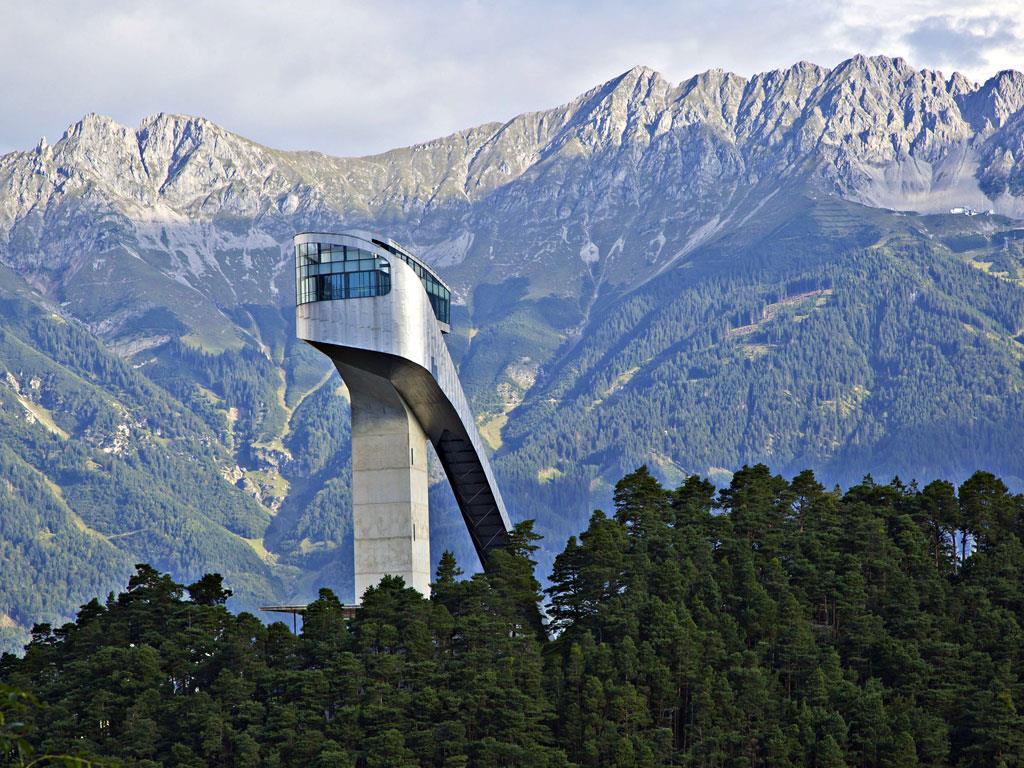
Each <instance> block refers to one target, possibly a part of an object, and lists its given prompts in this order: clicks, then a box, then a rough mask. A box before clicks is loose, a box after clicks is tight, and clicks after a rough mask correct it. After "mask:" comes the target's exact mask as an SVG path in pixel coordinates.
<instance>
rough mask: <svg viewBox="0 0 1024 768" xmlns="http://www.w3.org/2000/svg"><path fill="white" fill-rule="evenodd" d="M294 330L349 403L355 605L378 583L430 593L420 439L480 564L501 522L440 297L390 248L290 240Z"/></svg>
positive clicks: (446, 298)
mask: <svg viewBox="0 0 1024 768" xmlns="http://www.w3.org/2000/svg"><path fill="white" fill-rule="evenodd" d="M295 250H296V312H295V318H296V333H297V335H298V337H299V338H300V339H303V340H304V341H307V342H308V343H310V344H311V345H313V346H314V347H315V348H317V349H318V350H320V351H321V352H323V353H324V354H326V355H327V356H328V357H330V358H331V360H332V361H333V362H334V364H335V367H337V369H338V371H339V373H340V374H341V377H342V379H343V380H344V381H345V383H346V385H347V386H348V389H349V393H350V395H351V400H352V506H353V509H352V514H353V532H354V545H355V571H356V583H355V586H356V598H357V599H359V598H361V596H362V594H363V592H364V591H365V589H366V588H367V587H369V586H372V585H374V584H376V583H377V582H378V581H379V580H380V578H381V577H382V576H384V575H387V574H391V575H397V576H402V577H403V578H404V579H405V581H406V583H407V584H409V585H410V586H413V587H415V588H416V589H417V590H419V591H420V592H422V593H423V594H428V593H429V589H430V587H429V585H430V575H431V574H430V538H429V522H428V508H427V450H426V444H427V442H428V441H429V442H430V444H431V445H433V447H434V449H435V450H436V452H437V455H438V458H439V459H440V461H441V465H442V466H443V467H444V470H445V472H446V474H447V476H448V479H449V482H450V483H451V485H452V490H453V491H454V493H455V498H456V501H457V502H458V504H459V508H460V510H461V512H462V515H463V519H464V520H465V522H466V525H467V528H468V530H469V533H470V537H471V538H472V540H473V544H474V546H475V548H476V551H477V554H478V555H479V556H480V560H481V562H482V563H483V565H484V567H485V568H486V567H487V560H488V553H489V552H490V551H491V550H493V549H495V548H497V547H501V546H504V545H505V544H506V543H507V542H508V533H509V530H510V524H509V520H508V515H507V513H506V511H505V506H504V503H503V501H502V499H501V494H500V492H499V491H498V486H497V484H496V482H495V481H494V476H493V473H492V472H491V468H490V464H489V463H488V460H487V455H486V453H485V452H484V449H483V443H482V441H481V440H480V436H479V434H478V432H477V430H476V426H475V423H474V420H473V414H472V412H471V410H470V408H469V403H468V401H467V400H466V396H465V393H464V392H463V390H462V385H461V383H460V382H459V377H458V372H457V370H456V368H455V364H454V362H453V361H452V359H451V355H450V354H449V353H448V347H447V345H446V344H445V342H444V337H443V333H445V332H447V331H448V329H449V327H450V326H449V319H450V316H449V311H450V292H449V290H448V288H447V286H445V285H444V283H443V282H442V281H441V280H440V278H439V277H437V275H436V274H434V273H433V271H432V270H430V269H429V268H428V267H426V266H425V265H424V264H422V263H421V262H419V261H418V260H417V259H416V258H415V257H414V256H412V255H411V254H410V253H408V252H407V251H405V250H404V249H401V248H400V247H399V246H397V245H396V244H395V243H393V242H390V241H388V240H385V239H383V238H380V237H374V236H372V235H366V234H363V233H359V234H356V233H348V234H328V233H304V234H300V235H296V236H295Z"/></svg>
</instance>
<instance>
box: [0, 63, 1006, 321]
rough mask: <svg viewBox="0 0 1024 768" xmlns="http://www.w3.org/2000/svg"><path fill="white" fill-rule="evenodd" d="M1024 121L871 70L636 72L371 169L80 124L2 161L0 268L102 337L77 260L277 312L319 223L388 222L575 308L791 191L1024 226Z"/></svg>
mask: <svg viewBox="0 0 1024 768" xmlns="http://www.w3.org/2000/svg"><path fill="white" fill-rule="evenodd" d="M1022 107H1024V75H1021V74H1020V73H1018V72H1001V73H999V74H997V75H995V76H994V77H992V78H991V79H990V80H989V81H987V82H986V83H984V84H981V85H979V84H976V83H971V82H969V81H968V80H967V79H966V78H964V77H963V76H962V75H960V74H958V73H954V74H953V75H952V76H951V77H949V78H946V77H944V76H943V75H942V74H941V73H939V72H933V71H928V70H915V69H913V68H912V67H911V66H910V65H909V64H908V63H907V62H905V61H903V60H902V59H890V58H885V57H870V58H868V57H863V56H856V57H854V58H852V59H850V60H848V61H845V62H843V63H841V64H840V65H839V66H837V67H836V68H834V69H831V70H829V69H826V68H823V67H819V66H816V65H814V64H810V63H807V62H800V63H797V64H794V65H793V66H791V67H789V68H787V69H782V70H775V71H772V72H766V73H762V74H758V75H755V76H754V77H752V78H750V79H747V78H743V77H740V76H738V75H735V74H731V73H728V72H723V71H721V70H711V71H708V72H704V73H702V74H699V75H696V76H694V77H692V78H690V79H689V80H686V81H685V82H682V83H679V84H672V83H670V82H668V81H667V80H666V79H665V78H664V77H662V76H661V75H660V74H658V73H657V72H654V71H652V70H650V69H647V68H644V67H636V68H634V69H632V70H630V71H628V72H626V73H624V74H622V75H621V76H619V77H617V78H614V79H613V80H610V81H608V82H607V83H604V84H602V85H600V86H598V87H596V88H594V89H592V90H591V91H588V92H587V93H584V94H582V95H581V96H579V97H578V98H576V99H574V100H573V101H571V102H569V103H568V104H565V105H563V106H561V107H557V108H555V109H551V110H546V111H542V112H533V113H527V114H523V115H520V116H518V117H516V118H513V119H512V120H509V121H508V122H507V123H503V124H501V123H490V124H486V125H482V126H479V127H476V128H471V129H467V130H465V131H461V132H459V133H456V134H453V135H451V136H446V137H443V138H439V139H436V140H434V141H430V142H426V143H424V144H419V145H416V146H413V147H407V148H403V149H396V150H393V151H390V152H387V153H384V154H381V155H376V156H372V157H362V158H336V157H329V156H326V155H323V154H319V153H315V152H281V151H277V150H273V149H270V148H267V147H264V146H261V145H259V144H256V143H254V142H252V141H249V140H247V139H244V138H242V137H240V136H238V135H236V134H233V133H231V132H229V131H227V130H225V129H223V128H221V127H220V126H217V125H215V124H213V123H211V122H210V121H208V120H205V119H203V118H198V117H188V116H181V115H166V114H160V115H156V116H154V117H151V118H147V119H146V120H144V121H143V123H142V125H140V126H139V127H138V128H136V129H131V128H128V127H125V126H122V125H119V124H117V123H116V122H114V121H113V120H111V119H109V118H106V117H102V116H99V115H87V116H86V117H84V118H83V119H82V120H81V121H79V122H78V123H76V124H74V125H72V126H71V127H70V128H69V129H68V130H67V132H66V133H65V134H64V136H63V137H61V139H60V140H59V141H57V142H56V143H55V144H53V145H52V146H51V145H48V144H46V143H45V142H41V143H40V145H39V146H37V147H36V148H34V149H32V150H28V151H24V152H15V153H12V154H9V155H6V156H4V157H3V158H0V260H2V261H3V262H4V263H6V264H8V265H9V266H12V267H14V268H15V269H16V270H17V271H18V272H19V273H21V274H22V275H23V276H24V277H26V278H28V279H29V280H30V281H31V282H32V283H33V284H35V285H36V286H37V287H40V288H41V289H43V290H44V291H45V292H47V293H49V294H51V295H52V297H53V298H57V299H60V300H62V301H64V302H65V303H66V306H67V307H68V309H69V311H70V312H71V313H72V314H76V315H78V316H80V317H81V318H82V319H84V320H86V321H87V322H90V323H92V324H94V326H95V325H96V324H97V323H99V322H100V318H99V317H98V316H97V310H98V309H99V308H97V307H95V306H93V302H92V301H91V300H86V297H81V296H77V295H75V291H74V290H69V288H68V286H69V284H70V283H69V281H70V280H71V279H72V278H73V277H74V275H76V274H78V273H79V271H80V270H81V269H82V267H83V265H86V264H88V265H89V266H90V268H92V269H93V270H95V271H97V272H99V273H101V274H98V275H94V277H97V278H103V279H105V280H106V282H107V284H108V285H112V286H117V285H118V284H120V283H121V282H122V277H121V276H123V274H124V272H125V270H126V267H125V261H124V260H125V259H130V260H134V261H135V262H137V263H135V264H133V265H132V268H131V269H128V270H127V271H129V272H131V271H134V272H141V273H143V274H142V275H140V277H139V280H142V281H143V282H149V283H150V284H153V281H156V282H161V281H165V280H168V279H169V280H171V281H173V282H175V283H176V284H177V285H178V286H179V287H180V288H183V289H187V291H186V292H185V293H186V294H188V293H197V294H199V295H200V296H202V297H204V298H205V299H207V300H208V299H210V298H215V300H216V303H217V304H218V305H233V304H235V303H239V302H250V301H266V300H268V299H271V300H274V299H275V297H277V296H285V295H287V293H288V285H289V279H290V277H289V275H288V273H287V270H286V269H284V265H285V263H286V258H285V256H284V254H283V252H282V250H281V248H280V246H279V244H280V243H282V242H286V241H287V238H288V236H289V234H290V233H291V232H292V231H294V230H295V229H301V228H304V227H325V226H342V225H344V226H376V227H379V228H382V229H386V230H387V231H389V232H391V233H393V234H394V235H395V236H396V237H398V238H400V239H402V240H404V241H406V242H408V243H409V244H410V245H411V246H413V247H416V248H418V249H419V250H421V251H423V252H424V253H425V254H426V255H427V257H428V258H432V259H435V260H437V261H438V262H439V263H441V264H442V265H445V267H446V269H447V271H448V274H449V275H450V277H451V278H452V280H453V282H455V283H456V287H457V288H458V289H460V291H461V292H462V293H465V292H466V291H468V290H469V287H470V286H471V285H473V284H475V283H476V282H478V281H479V279H480V276H481V274H483V273H485V272H486V273H487V274H490V275H493V276H495V277H502V278H504V277H508V276H514V275H524V276H527V277H529V276H531V275H537V274H540V273H541V272H543V273H544V274H548V275H554V277H555V280H554V282H555V283H556V284H557V285H558V286H559V288H558V291H561V292H562V293H565V294H571V293H576V292H580V291H585V290H586V289H585V288H584V287H583V286H584V284H592V283H593V282H595V281H597V282H599V283H600V282H602V281H610V282H611V283H613V284H623V285H629V284H632V283H638V282H642V281H644V280H646V279H647V278H648V277H649V276H650V275H651V274H653V273H655V272H657V271H658V270H662V269H664V268H666V266H668V265H669V264H671V263H672V261H673V259H674V258H676V257H677V256H678V254H679V253H680V252H682V251H685V250H686V249H687V248H690V247H692V246H693V244H694V243H695V242H699V241H702V240H704V239H706V238H707V237H708V236H709V234H710V233H714V232H718V231H721V230H722V229H727V228H728V226H729V222H736V221H739V220H741V219H742V218H743V217H744V216H746V215H748V214H749V213H750V212H751V211H753V210H755V209H756V208H757V207H758V206H759V205H762V204H763V203H764V201H765V200H766V199H767V198H768V197H769V196H772V195H775V194H777V193H778V191H779V190H780V189H788V190H796V191H798V192H799V193H800V194H833V195H838V196H840V197H844V198H847V199H850V200H853V201H857V202H862V203H865V204H868V205H873V206H879V207H885V208H894V209H908V210H917V211H923V212H930V211H941V210H945V209H947V208H949V207H951V206H954V205H969V206H972V207H975V208H978V209H983V210H987V209H994V210H996V211H997V212H1001V213H1006V214H1009V215H1015V216H1018V215H1024V111H1022ZM580 254H586V258H581V257H580ZM100 258H101V259H105V261H103V262H102V263H100V265H99V266H97V263H98V259H100ZM131 290H133V291H136V292H138V288H137V286H134V287H132V288H131ZM176 290H177V289H176ZM558 291H555V292H558ZM124 293H125V299H126V301H127V303H128V304H132V303H133V301H134V300H128V297H127V294H128V293H129V289H128V287H125V289H124ZM146 293H147V291H146V290H142V294H144V295H145V294H146ZM184 295H185V294H183V296H184ZM155 302H156V300H155V299H153V297H149V298H145V297H144V298H143V299H142V300H139V301H135V303H136V304H138V309H139V311H141V310H142V308H143V307H144V306H150V305H152V304H154V303H155ZM122 303H123V302H122ZM156 303H158V302H156ZM185 303H188V300H187V299H186V300H185ZM103 309H107V308H103ZM200 314H201V313H200ZM131 315H132V312H131V311H126V312H125V315H124V317H125V319H128V318H129V317H130V316H131ZM185 322H186V325H189V324H190V323H192V322H196V319H195V318H193V319H192V320H189V319H188V318H185ZM119 327H120V324H118V323H110V322H107V323H106V325H105V328H106V333H107V335H113V336H116V335H117V334H118V332H119V331H118V329H119Z"/></svg>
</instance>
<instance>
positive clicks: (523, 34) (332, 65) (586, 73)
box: [0, 0, 1024, 154]
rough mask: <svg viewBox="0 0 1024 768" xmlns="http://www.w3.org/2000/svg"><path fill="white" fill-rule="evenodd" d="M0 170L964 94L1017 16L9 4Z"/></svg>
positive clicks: (973, 6) (1023, 8)
mask: <svg viewBox="0 0 1024 768" xmlns="http://www.w3.org/2000/svg"><path fill="white" fill-rule="evenodd" d="M12 6H13V7H9V8H6V9H4V24H3V26H2V28H0V62H2V65H3V71H4V80H5V86H4V88H3V89H0V151H6V150H10V149H15V148H24V147H28V146H31V145H32V144H34V143H35V141H36V140H37V139H38V137H39V136H40V135H42V134H46V135H48V136H49V137H50V139H51V140H53V139H54V138H55V136H57V135H59V134H60V133H61V132H62V131H63V130H64V128H65V127H66V126H67V124H68V123H70V122H73V121H74V120H77V119H78V118H80V117H81V116H82V115H83V114H84V113H86V112H101V113H104V114H110V115H112V116H113V117H115V118H117V119H119V120H121V121H123V122H126V123H129V124H132V125H134V124H137V123H138V121H139V120H140V119H141V118H142V117H143V116H145V115H147V114H152V113H155V112H160V111H166V112H185V113H189V114H200V115H204V116H206V117H209V118H211V119H213V120H215V121H217V122H219V123H221V124H222V125H224V126H225V127H227V128H229V129H231V130H235V131H237V132H239V133H242V134H244V135H246V136H249V137H251V138H253V139H256V140H257V141H261V142H263V143H266V144H270V145H272V146H276V147H283V148H306V149H319V150H322V151H326V152H331V153H335V154H360V153H366V152H372V151H381V150H384V149H387V148H389V147H393V146H401V145H405V144H409V143H413V142H415V141H423V140H427V139H429V138H433V137H435V136H438V135H441V134H445V133H449V132H451V131H454V130H457V129H459V128H464V127H468V126H471V125H475V124H478V123H481V122H485V121H488V120H501V119H507V118H509V117H511V116H513V115H515V114H517V113H519V112H522V111H527V110H531V109H542V108H546V107H550V106H553V105H555V104H559V103H562V102H564V101H567V100H569V99H570V98H572V97H573V96H575V95H577V94H579V93H581V92H582V91H584V90H587V89H588V88H590V87H592V86H594V85H597V84H598V83H600V82H603V81H604V80H607V79H609V78H611V77H613V76H615V75H616V74H618V73H620V72H622V71H624V70H626V69H628V68H629V67H630V66H632V65H634V64H647V65H649V66H652V67H654V68H655V69H658V70H659V71H661V72H663V73H664V74H665V75H666V77H668V78H669V79H671V80H674V81H678V80H681V79H684V78H686V77H688V76H690V75H692V74H694V73H696V72H699V71H702V70H704V69H708V68H711V67H722V68H724V69H730V70H733V71H736V72H739V73H741V74H744V75H749V74H752V73H754V72H758V71H763V70H765V69H771V68H775V67H781V66H786V65H788V64H791V63H793V62H794V61H797V60H801V59H806V60H810V61H815V62H817V63H820V64H823V65H826V66H832V65H834V64H836V63H837V62H838V61H840V60H841V59H843V58H846V57H847V56H850V55H852V54H853V53H856V52H865V53H887V54H891V55H902V56H905V57H906V58H907V59H908V60H909V61H910V62H911V63H912V64H913V65H915V66H918V67H940V68H943V70H944V71H947V74H948V72H949V71H952V69H954V68H960V69H963V70H965V71H966V73H967V74H968V75H969V76H971V77H973V78H975V79H984V77H986V76H988V75H989V74H991V73H993V72H995V71H996V70H998V69H1003V68H1013V67H1016V68H1024V56H1022V49H1021V39H1022V37H1024V30H1022V28H1021V22H1020V21H1019V20H1020V19H1022V18H1024V0H1011V2H1006V0H1003V1H1002V2H998V3H996V2H978V3H970V2H968V3H961V4H959V5H958V6H956V7H955V8H952V7H951V6H949V5H947V4H945V3H941V2H934V1H932V0H929V1H928V2H925V1H924V0H910V1H906V2H899V1H898V0H850V1H849V2H844V3H843V4H835V5H834V4H829V3H808V2H806V1H805V0H799V1H798V0H774V1H769V2H757V1H756V0H726V1H724V2H720V3H716V4H714V5H711V4H705V3H702V2H683V3H678V2H677V3H671V2H661V3H653V4H647V5H644V6H642V9H640V8H636V9H634V8H629V7H626V4H623V3H620V2H610V1H609V0H597V1H595V2H583V1H582V0H580V1H579V2H569V1H568V0H549V2H541V1H540V0H526V1H524V2H519V3H515V4H512V3H507V4H492V3H489V2H484V0H480V1H479V2H473V1H472V0H460V1H457V0H436V1H435V2H429V3H427V2H425V3H412V2H397V1H396V0H377V1H376V2H374V3H372V4H371V3H362V2H342V3H335V2H327V1H326V0H325V1H323V2H313V0H293V1H292V2H288V3H274V2H267V1H266V0H263V1H262V2H260V1H257V0H245V2H242V1H241V0H222V1H221V2H217V3H209V2H198V1H197V0H184V1H183V2H182V1H179V2H175V3H163V2H156V1H155V0H135V1H134V2H129V1H128V0H114V1H111V2H107V3H104V4H94V3H76V2H49V1H46V0H44V2H39V3H34V4H12Z"/></svg>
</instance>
